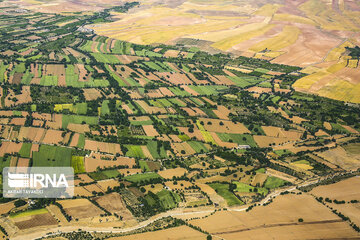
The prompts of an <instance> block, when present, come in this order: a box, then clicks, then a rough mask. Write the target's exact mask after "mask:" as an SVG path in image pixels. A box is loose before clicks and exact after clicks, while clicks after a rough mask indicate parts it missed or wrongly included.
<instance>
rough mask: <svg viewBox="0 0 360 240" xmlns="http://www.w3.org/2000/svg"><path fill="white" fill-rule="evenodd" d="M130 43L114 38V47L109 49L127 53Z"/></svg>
mask: <svg viewBox="0 0 360 240" xmlns="http://www.w3.org/2000/svg"><path fill="white" fill-rule="evenodd" d="M130 49H131V43H129V42H123V41H118V40H116V42H115V45H114V48H112V49H111V52H112V53H117V54H125V55H129V54H130Z"/></svg>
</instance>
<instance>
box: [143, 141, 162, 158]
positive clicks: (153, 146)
mask: <svg viewBox="0 0 360 240" xmlns="http://www.w3.org/2000/svg"><path fill="white" fill-rule="evenodd" d="M158 144H159V143H158V142H157V141H149V142H148V144H147V145H146V146H147V148H148V149H149V151H150V153H151V156H153V158H155V159H158V158H166V157H167V154H166V151H165V149H164V147H163V146H161V147H160V152H158V151H157V149H158Z"/></svg>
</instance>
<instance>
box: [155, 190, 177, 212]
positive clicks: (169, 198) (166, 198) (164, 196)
mask: <svg viewBox="0 0 360 240" xmlns="http://www.w3.org/2000/svg"><path fill="white" fill-rule="evenodd" d="M156 195H157V196H158V197H159V200H160V204H161V206H162V207H163V208H164V209H172V208H175V207H176V206H177V203H178V202H180V201H181V198H180V197H179V195H177V194H176V193H174V192H171V191H168V190H161V191H160V192H158V193H157V194H156Z"/></svg>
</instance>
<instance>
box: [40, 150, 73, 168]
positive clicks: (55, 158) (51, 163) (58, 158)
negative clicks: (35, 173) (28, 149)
mask: <svg viewBox="0 0 360 240" xmlns="http://www.w3.org/2000/svg"><path fill="white" fill-rule="evenodd" d="M71 152H72V149H71V148H65V147H57V146H49V145H41V146H40V149H39V151H38V152H33V159H34V163H33V166H34V167H68V166H71Z"/></svg>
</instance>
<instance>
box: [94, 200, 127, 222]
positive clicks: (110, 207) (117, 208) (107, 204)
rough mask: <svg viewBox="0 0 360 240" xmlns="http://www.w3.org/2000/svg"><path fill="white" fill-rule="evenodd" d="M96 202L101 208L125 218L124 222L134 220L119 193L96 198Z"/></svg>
mask: <svg viewBox="0 0 360 240" xmlns="http://www.w3.org/2000/svg"><path fill="white" fill-rule="evenodd" d="M93 200H95V201H96V202H97V203H98V204H99V205H100V206H101V207H103V208H105V209H106V210H107V211H109V212H111V213H116V214H117V215H119V216H121V217H123V220H124V221H127V220H132V219H134V217H133V215H132V214H131V212H130V211H129V210H128V209H127V207H126V205H125V203H124V201H123V199H122V198H121V195H120V194H118V193H110V194H106V195H104V196H100V197H96V198H94V199H93Z"/></svg>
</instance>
